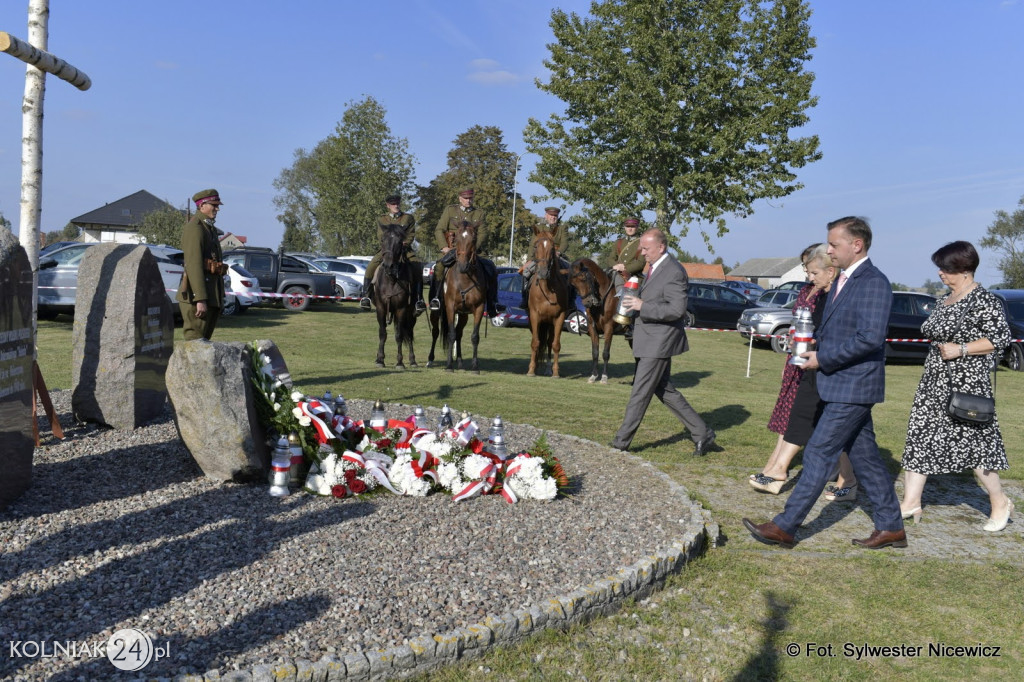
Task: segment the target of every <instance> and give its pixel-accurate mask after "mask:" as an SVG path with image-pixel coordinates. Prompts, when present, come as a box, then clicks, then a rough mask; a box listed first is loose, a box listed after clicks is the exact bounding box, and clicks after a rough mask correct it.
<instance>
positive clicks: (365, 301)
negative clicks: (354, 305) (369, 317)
mask: <svg viewBox="0 0 1024 682" xmlns="http://www.w3.org/2000/svg"><path fill="white" fill-rule="evenodd" d="M359 307H360V308H362V309H363V310H370V308H372V307H373V304H372V301H370V299H369V297H367V296H363V297H362V298H361V299H359Z"/></svg>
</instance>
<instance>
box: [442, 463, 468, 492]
mask: <svg viewBox="0 0 1024 682" xmlns="http://www.w3.org/2000/svg"><path fill="white" fill-rule="evenodd" d="M437 477H438V479H439V481H440V483H441V485H442V486H443V487H444V488H446V489H447V490H454V489H455V488H456V487H458V488H460V489H461V488H464V487H465V485H464V484H463V483H462V474H461V473H460V472H459V467H458V465H456V464H452V463H451V462H442V463H441V465H440V466H438V467H437Z"/></svg>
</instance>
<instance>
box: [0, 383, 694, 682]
mask: <svg viewBox="0 0 1024 682" xmlns="http://www.w3.org/2000/svg"><path fill="white" fill-rule="evenodd" d="M52 397H53V400H54V405H55V408H56V410H57V412H58V413H59V414H60V418H61V423H62V425H63V426H64V429H65V432H66V435H67V436H68V438H67V439H66V440H65V441H63V442H57V441H55V440H51V441H50V442H48V443H44V445H43V446H42V447H40V448H38V449H37V450H36V453H35V465H34V469H33V485H32V487H31V489H30V490H29V491H28V492H27V493H26V494H25V495H24V496H23V497H22V498H21V499H20V500H18V501H17V502H15V503H14V504H13V505H11V507H9V508H8V509H7V510H5V511H4V512H2V513H0V548H2V549H0V643H3V644H4V645H6V644H7V642H8V641H21V642H27V641H34V642H60V643H64V642H77V643H82V644H83V645H85V644H87V645H93V644H99V643H102V642H106V640H107V638H108V637H109V636H110V635H111V634H112V633H113V632H115V631H116V630H118V629H121V628H132V627H134V628H139V629H142V630H145V631H146V632H147V633H148V634H149V635H150V636H151V637H152V638H153V640H154V643H155V644H156V645H157V646H162V645H169V652H170V655H169V656H168V657H166V658H163V659H161V660H158V661H154V662H153V663H150V664H149V665H148V666H147V667H146V668H145V670H144V673H145V675H146V677H154V676H162V677H169V676H172V675H175V674H179V673H186V672H188V673H200V674H201V673H203V672H205V671H208V670H212V669H219V670H220V671H221V672H227V671H229V670H232V669H242V670H245V669H250V668H252V667H253V666H254V665H257V664H260V663H273V662H275V661H276V660H278V659H280V658H283V657H301V658H305V659H308V660H313V661H316V660H318V659H320V658H321V657H323V656H325V655H327V654H344V653H346V652H351V651H358V650H363V649H378V648H385V647H390V646H395V645H398V644H401V643H403V642H406V641H407V640H408V639H410V638H412V637H415V636H418V635H422V634H432V633H436V632H444V631H448V630H451V629H453V628H456V627H460V626H465V625H468V624H471V623H475V622H479V621H480V620H482V619H483V618H484V616H486V615H488V614H498V613H503V612H506V611H510V610H513V609H517V608H524V607H529V606H533V605H536V604H538V603H540V602H542V601H544V600H545V599H547V598H549V597H551V596H554V595H556V594H564V593H566V592H568V591H570V590H572V589H574V588H575V587H577V586H580V585H584V584H587V583H589V582H593V581H595V580H598V579H600V578H603V577H606V576H608V575H610V574H611V573H613V572H614V571H615V570H616V569H618V568H619V567H622V566H627V565H630V564H632V563H634V562H636V561H637V560H639V559H640V558H642V557H643V556H646V555H648V554H650V553H651V552H653V551H654V550H657V549H660V548H664V547H667V543H668V542H669V541H670V540H671V539H674V538H678V537H679V536H680V535H682V529H683V527H684V525H685V524H686V523H689V522H690V521H691V519H690V518H689V514H690V508H689V507H688V506H687V505H686V504H684V502H685V501H680V499H679V497H678V496H677V495H676V494H675V493H673V492H671V491H670V490H669V486H668V484H667V483H666V482H665V481H664V480H662V479H661V478H656V477H652V476H651V472H650V469H649V468H648V467H647V466H636V465H635V463H634V461H633V460H627V459H624V458H623V457H622V456H621V455H618V454H616V453H615V451H612V450H609V449H608V448H606V447H603V446H597V445H596V444H594V443H592V442H589V441H585V440H582V439H578V438H574V437H569V436H562V435H559V434H553V433H549V434H548V440H549V443H550V445H551V447H552V450H553V451H554V452H555V453H556V454H557V455H558V456H559V458H560V459H561V461H562V463H563V465H564V467H565V469H566V471H567V473H568V474H569V475H570V477H571V478H572V481H573V492H572V495H571V496H570V497H568V498H564V499H560V500H556V501H552V502H536V501H527V502H520V503H519V504H516V505H509V504H507V503H506V502H505V501H504V500H503V499H501V498H500V497H498V496H488V497H485V498H477V499H473V500H470V501H468V502H463V503H458V504H457V503H453V502H451V500H450V498H449V497H447V496H445V495H440V494H435V495H432V496H430V497H427V498H416V499H410V498H400V497H396V496H393V495H391V494H381V495H373V496H370V497H366V498H360V499H349V500H344V501H338V500H334V499H329V498H317V497H313V496H310V495H304V494H295V495H292V496H290V497H287V498H275V497H271V496H270V495H268V494H267V487H266V486H245V485H235V484H217V483H214V482H212V481H209V480H207V479H206V478H205V477H203V476H202V474H201V472H200V471H199V469H198V467H197V466H196V465H195V463H194V462H193V461H192V458H191V456H190V455H189V454H188V452H187V451H186V450H185V448H184V446H183V445H182V443H181V441H180V440H179V438H178V436H177V432H176V430H175V427H174V424H173V422H172V420H171V418H170V413H169V410H168V413H167V415H166V416H165V417H164V418H163V419H162V420H159V421H158V422H156V423H154V424H152V425H149V426H146V427H143V428H140V429H136V430H134V431H130V432H125V431H113V430H105V429H97V428H95V427H92V426H88V425H81V424H74V423H73V422H72V420H71V417H70V392H68V391H55V392H54V393H53V394H52ZM369 411H370V403H369V402H367V401H357V400H352V401H349V412H350V414H353V415H354V416H357V417H364V418H365V417H368V415H369ZM410 411H411V409H410V408H409V407H407V406H405V407H403V406H390V408H389V414H388V416H389V417H393V418H404V417H406V416H408V414H409V412H410ZM427 412H428V417H430V418H431V419H432V420H435V421H436V418H437V412H436V410H433V411H432V410H428V411H427ZM478 422H479V423H480V426H481V428H482V429H484V431H485V432H486V429H487V428H488V426H489V421H488V420H486V419H478ZM506 432H507V434H508V439H509V446H510V449H512V450H520V449H525V448H527V447H529V446H530V445H531V444H532V443H533V442H534V440H535V439H536V438H537V437H538V436H539V435H540V432H539V431H538V430H536V429H534V428H532V427H530V426H524V425H514V424H512V425H507V427H506ZM9 654H10V652H9V651H5V652H4V655H3V657H0V677H2V678H4V679H12V678H13V679H16V680H20V679H25V680H38V679H56V680H71V679H98V678H99V677H102V678H104V679H111V678H112V673H113V672H116V671H115V670H114V669H113V668H112V666H111V664H110V663H109V662H108V661H106V660H105V659H101V660H90V659H88V658H81V659H73V658H67V657H63V656H56V657H51V658H42V657H39V658H25V657H21V658H18V657H10V655H9ZM126 675H127V674H126ZM129 677H130V675H129Z"/></svg>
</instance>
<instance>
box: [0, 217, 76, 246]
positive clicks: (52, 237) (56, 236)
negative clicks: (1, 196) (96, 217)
mask: <svg viewBox="0 0 1024 682" xmlns="http://www.w3.org/2000/svg"><path fill="white" fill-rule="evenodd" d="M0 218H2V216H0ZM80 233H81V230H80V229H78V226H77V225H75V224H74V223H72V222H68V224H67V225H65V226H64V227H63V228H62V229H60V230H51V231H49V232H44V233H43V246H45V245H47V244H53V243H54V242H73V241H77V240H78V236H79V234H80Z"/></svg>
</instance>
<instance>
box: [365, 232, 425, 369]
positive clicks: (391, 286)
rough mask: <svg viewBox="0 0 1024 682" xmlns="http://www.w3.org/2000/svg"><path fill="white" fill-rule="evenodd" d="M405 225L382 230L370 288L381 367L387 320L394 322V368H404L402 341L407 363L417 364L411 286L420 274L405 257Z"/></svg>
mask: <svg viewBox="0 0 1024 682" xmlns="http://www.w3.org/2000/svg"><path fill="white" fill-rule="evenodd" d="M404 239H405V228H404V227H401V226H399V225H394V226H391V227H388V228H386V229H385V230H384V238H383V240H382V244H381V255H382V259H381V263H380V267H379V268H377V274H376V276H375V277H374V279H375V280H376V286H375V287H374V289H373V305H374V307H375V308H376V309H377V326H378V327H379V332H378V337H379V339H380V344H379V345H378V346H377V366H378V367H383V366H384V342H385V341H387V339H388V323H389V322H394V325H395V345H396V346H397V347H398V353H397V361H396V362H395V368H396V369H405V364H404V363H403V362H402V344H406V345H407V346H408V347H409V364H410V365H411V366H413V367H419V365H418V364H416V353H415V351H413V347H412V340H413V328H414V327H415V326H416V308H415V306H414V305H413V301H414V300H415V298H414V296H413V293H412V287H413V286H416V283H418V282H416V283H414V281H415V280H414V279H413V278H414V277H415V278H417V279H418V278H419V277H420V273H418V272H415V273H414V272H413V271H412V266H411V265H410V263H409V260H408V259H407V258H406V257H405V244H404V243H403V240H404Z"/></svg>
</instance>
